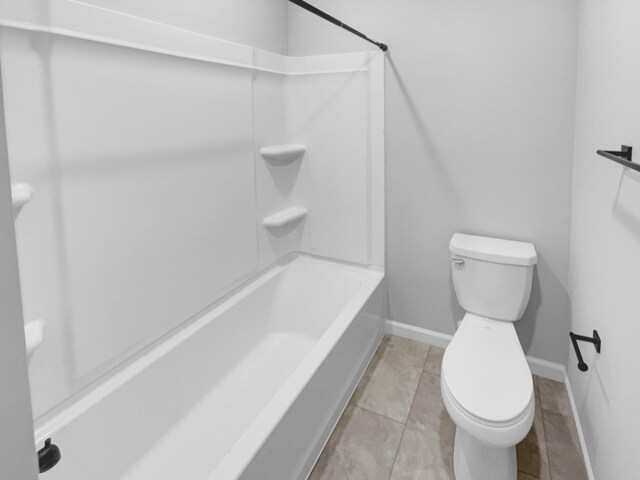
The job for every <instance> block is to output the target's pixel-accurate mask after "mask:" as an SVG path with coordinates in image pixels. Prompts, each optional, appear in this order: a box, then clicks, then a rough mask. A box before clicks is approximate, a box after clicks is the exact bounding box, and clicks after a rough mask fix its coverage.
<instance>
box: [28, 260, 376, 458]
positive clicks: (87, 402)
mask: <svg viewBox="0 0 640 480" xmlns="http://www.w3.org/2000/svg"><path fill="white" fill-rule="evenodd" d="M300 258H302V259H305V258H306V259H310V260H317V261H321V262H323V263H327V264H330V265H335V266H344V267H348V268H354V269H356V270H359V271H360V272H362V273H363V274H367V273H370V274H371V275H366V276H365V275H363V279H364V280H363V281H362V285H360V288H359V289H358V291H357V292H356V294H355V295H354V296H353V297H352V298H350V299H349V301H348V303H347V304H346V306H345V308H344V309H343V310H342V311H341V313H340V314H339V315H338V316H337V317H336V319H334V321H332V323H331V324H330V325H329V326H328V328H327V331H325V332H324V333H323V334H322V336H321V337H320V338H319V339H318V341H317V343H316V345H314V347H313V348H312V349H311V350H310V352H309V354H308V355H307V356H310V355H311V354H312V352H314V351H315V349H316V347H317V346H318V344H319V343H320V342H321V341H322V340H323V339H324V337H325V335H326V334H327V333H328V332H329V330H331V329H332V328H333V327H334V324H335V321H336V320H337V319H338V318H341V317H342V315H343V313H344V311H345V310H347V309H348V308H349V307H351V306H352V304H353V302H354V300H355V299H356V298H358V297H359V296H360V295H361V294H362V289H363V288H365V284H368V283H369V282H374V283H375V286H377V285H378V284H379V283H380V281H382V279H383V278H384V275H385V270H384V268H383V267H381V266H378V265H362V264H357V263H352V262H347V261H341V260H337V259H333V258H329V257H322V256H317V255H312V254H309V253H306V252H290V253H288V254H287V255H285V256H283V257H281V258H280V259H278V260H277V261H275V262H274V263H272V264H271V265H269V266H268V267H266V268H264V269H262V270H260V271H259V272H257V273H256V274H254V275H252V276H251V277H250V278H248V279H246V280H245V281H243V282H242V283H240V284H239V285H238V286H237V287H235V288H234V289H233V290H231V291H230V292H228V293H227V294H225V295H224V296H222V297H221V298H219V299H218V300H216V301H215V302H214V303H212V304H211V305H209V306H208V307H207V308H205V309H204V310H202V311H200V312H199V313H197V314H196V315H194V316H192V317H190V318H189V319H187V320H185V321H184V322H182V323H181V324H180V325H178V326H176V327H175V328H173V329H171V330H170V331H168V332H166V333H164V334H163V335H161V336H160V337H158V338H157V339H155V340H154V341H153V342H151V343H149V344H148V345H146V346H145V347H143V348H142V349H140V350H139V351H138V352H136V353H135V354H133V355H131V356H130V357H129V358H127V359H126V360H124V361H123V362H121V363H120V364H118V365H117V366H116V367H114V368H113V369H111V370H109V371H108V372H107V373H105V374H104V375H103V376H102V377H100V378H98V379H96V380H95V381H94V382H92V383H91V384H89V385H87V386H86V387H85V388H83V389H82V390H80V391H79V392H77V393H76V394H75V395H73V396H71V397H69V398H68V399H66V400H65V401H64V402H62V403H61V404H60V405H59V406H58V407H55V408H54V409H53V410H52V412H51V415H48V416H47V418H46V419H45V420H44V421H42V422H41V423H40V424H38V422H37V419H36V421H34V438H35V446H36V449H37V448H38V446H39V445H41V444H42V443H43V442H44V440H45V439H47V438H49V437H53V436H55V434H56V432H58V431H59V430H61V429H63V428H65V427H66V426H67V425H69V424H70V423H72V422H73V421H75V420H76V419H78V418H79V417H80V416H82V415H83V414H84V413H85V412H87V411H88V410H89V409H91V408H92V407H93V406H95V405H97V404H98V403H99V402H100V401H102V400H103V399H105V398H106V397H108V396H109V395H111V394H112V393H114V392H115V391H116V390H117V389H118V388H119V387H120V386H121V385H123V384H125V383H126V382H129V381H131V380H132V379H133V378H134V377H136V376H137V375H138V374H140V373H141V372H143V371H144V370H145V369H146V368H149V367H150V366H151V365H152V364H153V363H155V362H156V361H158V360H159V359H160V358H161V357H163V356H164V355H166V354H168V353H169V352H171V351H172V350H174V349H175V348H177V347H178V346H179V345H181V344H182V343H183V342H184V341H186V340H187V339H188V338H189V337H191V336H192V335H194V334H196V333H197V332H198V331H200V330H201V329H203V328H205V327H206V326H208V325H209V324H210V323H211V322H212V321H214V320H215V319H216V318H218V317H219V316H220V315H222V314H224V313H225V312H226V311H227V310H229V309H231V308H232V307H234V306H235V305H237V304H238V303H239V302H241V301H242V300H244V299H245V298H246V297H247V296H249V295H250V294H251V293H253V292H254V291H255V290H257V289H258V288H260V287H261V286H262V285H264V284H266V283H267V282H269V281H270V280H271V279H273V278H275V277H276V276H277V275H279V274H280V273H281V272H283V271H284V270H285V269H286V268H287V266H289V265H290V264H292V263H293V262H295V261H296V260H298V259H300ZM376 278H377V280H375V281H374V279H376ZM375 286H374V288H373V289H372V290H371V292H370V293H369V295H367V296H366V298H368V297H369V296H370V295H371V293H372V292H373V290H375ZM366 298H365V301H366ZM363 305H364V303H363ZM361 308H362V306H360V309H361ZM358 311H359V310H358ZM355 314H357V311H356V312H355ZM355 314H354V315H355ZM327 353H328V352H327ZM305 360H306V359H305ZM304 363H305V362H304V361H303V362H301V364H300V365H298V366H297V367H296V369H295V370H294V373H292V375H291V377H293V375H294V374H295V372H297V371H298V369H299V368H300V367H301V366H302V365H304ZM291 377H289V378H288V379H287V380H286V381H285V382H284V383H283V384H282V385H281V388H279V389H278V391H277V393H276V396H277V395H278V393H280V390H281V389H282V388H283V387H284V386H285V385H286V384H287V383H288V382H289V380H290V379H291ZM298 393H299V392H298ZM294 400H295V398H294ZM269 403H270V402H269ZM269 403H268V404H267V405H269ZM265 408H266V405H265ZM262 412H264V409H263V410H262V411H261V413H260V414H259V415H258V417H256V419H257V418H259V417H260V416H261V415H262ZM285 412H286V409H285V411H284V412H283V415H284V413H285ZM252 425H253V423H252V424H251V425H250V426H249V427H248V428H247V431H248V430H249V429H251V426H252ZM245 433H246V431H245V432H243V434H242V436H241V438H242V437H244V435H245ZM265 440H266V437H265ZM233 448H235V446H234V447H233ZM233 448H232V450H233ZM222 461H224V459H223V460H221V463H222ZM247 463H248V462H247ZM216 470H217V467H216Z"/></svg>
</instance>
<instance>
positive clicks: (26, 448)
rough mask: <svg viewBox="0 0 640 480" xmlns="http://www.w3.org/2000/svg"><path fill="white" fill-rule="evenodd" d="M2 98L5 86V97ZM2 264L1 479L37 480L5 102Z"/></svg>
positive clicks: (0, 179)
mask: <svg viewBox="0 0 640 480" xmlns="http://www.w3.org/2000/svg"><path fill="white" fill-rule="evenodd" d="M1 94H2V87H1V86H0V98H1V97H2V95H1ZM0 265H2V268H0V305H1V306H2V311H1V316H0V385H2V387H1V388H0V392H1V393H0V425H1V430H2V434H1V435H0V478H7V479H9V478H11V479H13V478H15V479H19V480H35V479H36V478H37V473H36V472H37V462H36V455H35V450H34V448H33V429H32V428H31V402H30V401H29V400H30V396H29V384H28V382H27V355H26V352H25V349H24V329H23V320H22V304H21V298H20V278H19V275H18V258H17V251H16V239H15V232H14V227H13V209H12V205H11V185H10V179H9V163H8V155H7V137H6V135H5V121H4V106H3V103H2V101H1V100H0Z"/></svg>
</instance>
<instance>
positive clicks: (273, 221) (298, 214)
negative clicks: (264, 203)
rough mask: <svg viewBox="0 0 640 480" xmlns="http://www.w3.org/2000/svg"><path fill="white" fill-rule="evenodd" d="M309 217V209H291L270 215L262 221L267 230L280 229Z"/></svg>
mask: <svg viewBox="0 0 640 480" xmlns="http://www.w3.org/2000/svg"><path fill="white" fill-rule="evenodd" d="M306 216H307V209H306V208H301V207H289V208H285V209H284V210H280V211H279V212H277V213H274V214H273V215H269V216H268V217H267V218H265V219H264V220H263V221H262V225H264V226H265V227H266V228H278V227H282V226H284V225H287V224H289V223H293V222H296V221H298V220H300V219H302V218H304V217H306Z"/></svg>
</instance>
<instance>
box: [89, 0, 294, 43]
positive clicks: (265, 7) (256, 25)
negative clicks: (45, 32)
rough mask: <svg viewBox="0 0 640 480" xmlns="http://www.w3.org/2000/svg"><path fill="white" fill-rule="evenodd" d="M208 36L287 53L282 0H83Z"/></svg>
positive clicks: (285, 16)
mask: <svg viewBox="0 0 640 480" xmlns="http://www.w3.org/2000/svg"><path fill="white" fill-rule="evenodd" d="M83 3H87V4H91V5H96V6H99V7H103V8H107V9H111V10H115V11H118V12H122V13H127V14H129V15H134V16H137V17H141V18H145V19H149V20H153V21H155V22H159V23H164V24H166V25H172V26H176V27H180V28H184V29H186V30H189V31H192V32H198V33H203V34H205V35H210V36H212V37H217V38H224V39H225V40H229V41H232V42H237V43H242V44H244V45H251V46H252V47H256V48H260V49H262V50H269V51H272V52H277V53H281V54H286V53H287V3H288V2H287V1H286V0H181V1H179V2H176V1H174V0H83Z"/></svg>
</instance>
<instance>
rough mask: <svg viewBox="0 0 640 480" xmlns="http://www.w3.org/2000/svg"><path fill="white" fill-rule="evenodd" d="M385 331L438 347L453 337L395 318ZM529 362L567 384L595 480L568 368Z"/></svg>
mask: <svg viewBox="0 0 640 480" xmlns="http://www.w3.org/2000/svg"><path fill="white" fill-rule="evenodd" d="M385 331H386V332H387V333H388V334H390V335H397V336H398V337H404V338H408V339H409V340H415V341H416V342H420V343H427V344H429V345H435V346H436V347H442V348H446V347H447V345H449V342H450V341H451V339H452V338H453V336H452V335H447V334H445V333H439V332H434V331H433V330H428V329H426V328H422V327H416V326H414V325H409V324H406V323H401V322H396V321H394V320H386V322H385ZM527 363H528V364H529V368H530V369H531V373H533V374H534V375H538V376H540V377H544V378H548V379H550V380H555V381H557V382H563V383H564V384H565V385H566V388H567V393H568V395H569V400H570V402H571V410H572V413H573V419H574V421H575V422H576V428H577V430H578V437H579V439H580V447H581V448H582V454H583V456H584V463H585V465H586V467H587V474H588V475H589V480H595V478H594V476H593V469H592V467H591V460H590V458H589V453H588V452H587V444H586V443H585V440H584V434H583V433H582V425H581V424H580V417H579V416H578V409H577V408H576V403H575V399H574V398H573V391H572V390H571V384H570V383H569V377H568V376H567V369H566V368H565V367H564V365H561V364H559V363H554V362H549V361H548V360H542V359H541V358H535V357H530V356H527Z"/></svg>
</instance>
